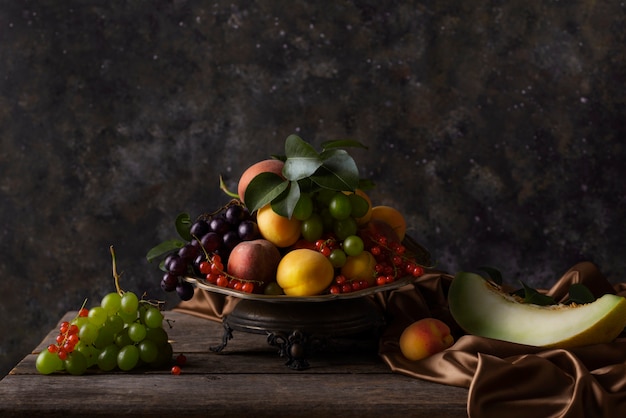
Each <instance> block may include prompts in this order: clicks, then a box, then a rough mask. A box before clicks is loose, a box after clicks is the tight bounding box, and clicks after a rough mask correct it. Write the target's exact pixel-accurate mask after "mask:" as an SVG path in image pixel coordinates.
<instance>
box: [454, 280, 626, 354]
mask: <svg viewBox="0 0 626 418" xmlns="http://www.w3.org/2000/svg"><path fill="white" fill-rule="evenodd" d="M448 305H449V308H450V313H451V314H452V317H453V318H454V320H455V321H456V322H457V323H458V325H459V326H460V327H461V328H463V329H464V330H465V331H466V332H467V333H469V334H473V335H478V336H482V337H488V338H493V339H498V340H503V341H509V342H513V343H518V344H526V345H533V346H539V347H558V348H571V347H576V346H582V345H589V344H599V343H608V342H611V341H613V340H614V339H615V338H616V337H617V336H618V335H619V334H620V333H621V332H622V331H623V330H624V327H625V326H626V299H625V298H623V297H621V296H617V295H611V294H606V295H604V296H602V297H600V298H598V299H596V300H595V301H593V302H591V303H586V304H580V305H573V304H572V305H566V304H557V305H548V306H540V305H534V304H529V303H523V302H522V301H521V300H520V299H518V298H516V297H514V296H511V295H509V294H507V293H505V292H503V291H502V289H501V288H500V287H498V286H496V285H494V284H493V283H491V282H489V281H487V280H485V279H484V278H483V277H481V276H480V275H478V274H474V273H467V272H461V273H458V274H457V275H456V276H455V277H454V279H453V280H452V283H451V285H450V289H449V292H448Z"/></svg>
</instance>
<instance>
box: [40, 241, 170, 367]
mask: <svg viewBox="0 0 626 418" xmlns="http://www.w3.org/2000/svg"><path fill="white" fill-rule="evenodd" d="M110 250H111V256H112V260H113V277H114V279H115V288H116V291H115V292H111V293H108V294H106V295H105V296H104V297H103V298H102V300H101V301H100V304H99V305H97V306H93V307H91V308H90V309H87V308H86V307H85V305H86V301H85V303H83V306H82V307H81V309H80V310H79V311H78V314H77V315H76V317H74V318H73V319H72V320H71V321H64V322H63V323H61V325H60V327H59V334H58V335H57V337H56V341H55V343H53V344H50V345H49V346H48V347H47V348H46V349H45V350H43V351H41V352H40V353H39V355H38V356H37V361H36V363H35V366H36V368H37V371H38V372H39V373H41V374H44V375H47V374H52V373H57V372H67V373H69V374H72V375H82V374H84V373H85V372H87V371H88V370H89V369H93V370H99V371H102V372H110V371H113V370H121V371H131V370H134V369H137V368H139V367H149V368H161V367H165V366H168V365H170V364H171V363H172V355H173V349H172V345H171V344H170V342H169V338H168V335H167V331H166V330H165V329H164V328H163V323H164V317H163V313H162V311H161V306H162V303H161V302H158V301H150V300H146V299H143V298H141V299H140V298H138V297H137V294H135V293H133V292H130V291H123V290H122V289H121V288H120V284H119V279H120V276H119V275H118V273H117V267H116V261H115V253H114V251H113V247H111V249H110Z"/></svg>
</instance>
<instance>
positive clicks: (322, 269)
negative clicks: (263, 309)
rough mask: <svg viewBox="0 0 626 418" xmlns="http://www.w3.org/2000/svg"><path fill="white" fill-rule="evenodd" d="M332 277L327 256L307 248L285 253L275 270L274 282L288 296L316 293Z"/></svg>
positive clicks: (319, 291)
mask: <svg viewBox="0 0 626 418" xmlns="http://www.w3.org/2000/svg"><path fill="white" fill-rule="evenodd" d="M334 277H335V269H334V268H333V266H332V264H331V263H330V261H329V260H328V258H326V257H325V256H323V255H322V254H321V253H320V252H318V251H315V250H310V249H308V248H300V249H297V250H292V251H290V252H288V253H287V254H285V255H284V256H283V258H282V259H281V260H280V263H278V269H277V270H276V282H277V283H278V285H279V286H280V287H281V288H282V289H283V291H284V292H285V294H286V295H288V296H313V295H317V294H319V293H321V292H322V291H323V290H324V289H326V288H327V287H328V286H329V285H330V283H331V282H332V281H333V278H334Z"/></svg>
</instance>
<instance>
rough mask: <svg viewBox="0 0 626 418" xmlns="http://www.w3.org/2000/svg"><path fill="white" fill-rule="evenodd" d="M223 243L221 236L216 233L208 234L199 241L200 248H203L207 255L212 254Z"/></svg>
mask: <svg viewBox="0 0 626 418" xmlns="http://www.w3.org/2000/svg"><path fill="white" fill-rule="evenodd" d="M223 242H224V240H223V239H222V236H221V235H220V234H218V233H217V232H209V233H207V234H206V235H204V236H203V237H202V239H201V240H200V244H201V245H202V248H204V250H205V251H206V252H207V253H212V252H213V251H215V250H217V249H218V248H219V247H220V246H221V245H222V243H223Z"/></svg>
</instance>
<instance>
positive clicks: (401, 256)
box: [315, 234, 424, 294]
mask: <svg viewBox="0 0 626 418" xmlns="http://www.w3.org/2000/svg"><path fill="white" fill-rule="evenodd" d="M366 242H367V243H366V250H367V251H369V252H370V253H371V254H372V255H373V256H374V259H375V260H376V265H375V266H374V271H375V277H374V280H373V281H371V282H370V281H368V280H349V279H348V278H347V277H345V276H344V275H342V274H338V275H337V276H336V277H335V279H334V281H333V284H332V285H331V286H330V288H329V290H328V291H329V293H331V294H340V293H350V292H355V291H358V290H363V289H367V288H368V287H370V286H382V285H386V284H390V283H393V282H395V281H396V280H398V279H400V278H402V277H408V276H412V277H419V276H421V275H423V274H424V268H423V267H422V266H421V265H420V264H418V263H417V261H416V260H415V257H414V256H413V255H412V254H410V252H408V251H407V248H406V247H405V246H404V245H403V244H401V243H399V242H395V241H392V242H389V240H388V239H387V237H385V236H384V235H382V234H376V235H373V236H371V237H370V239H369V240H366ZM333 245H335V241H333V240H325V241H324V240H320V241H318V242H316V245H315V248H316V249H317V250H318V251H320V252H321V253H322V254H324V255H326V256H327V257H328V256H330V254H331V253H332V251H333Z"/></svg>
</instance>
